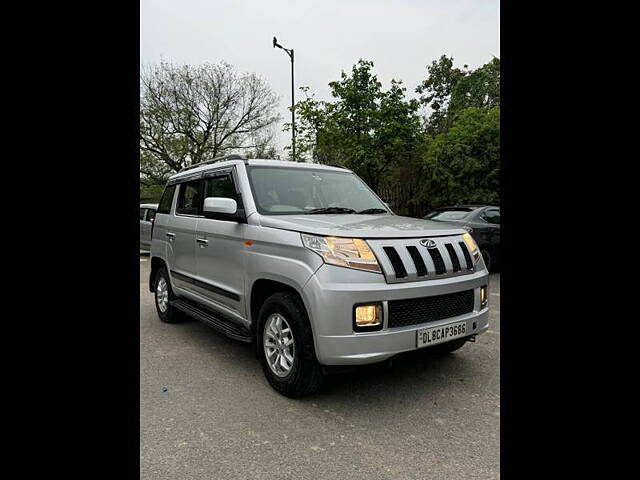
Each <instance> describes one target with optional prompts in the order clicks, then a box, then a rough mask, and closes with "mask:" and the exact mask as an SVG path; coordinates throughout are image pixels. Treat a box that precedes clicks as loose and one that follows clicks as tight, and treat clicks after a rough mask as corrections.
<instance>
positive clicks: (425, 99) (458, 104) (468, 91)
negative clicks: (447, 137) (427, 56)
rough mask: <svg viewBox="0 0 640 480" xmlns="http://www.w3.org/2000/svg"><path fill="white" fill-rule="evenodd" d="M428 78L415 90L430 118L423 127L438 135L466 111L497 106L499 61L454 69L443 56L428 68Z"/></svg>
mask: <svg viewBox="0 0 640 480" xmlns="http://www.w3.org/2000/svg"><path fill="white" fill-rule="evenodd" d="M427 72H428V76H427V78H426V79H425V80H424V81H423V82H422V83H421V84H420V85H419V86H418V88H416V92H417V93H419V94H421V96H420V102H421V104H422V105H423V106H424V107H426V108H427V109H428V110H430V112H429V116H428V117H427V118H426V119H425V127H426V130H427V131H428V132H429V133H432V134H438V133H442V132H444V131H446V130H447V129H448V128H450V127H451V125H452V124H453V122H454V121H455V120H456V118H457V116H458V115H459V114H460V113H461V112H462V111H464V109H466V108H469V107H478V108H491V107H495V106H499V105H500V59H499V58H495V57H494V58H493V59H492V60H491V61H490V62H488V63H486V64H485V65H483V66H482V67H480V68H478V69H476V70H469V69H468V67H467V65H464V66H463V69H459V68H455V67H454V66H453V58H451V57H447V56H446V55H443V56H441V57H440V59H439V60H437V61H433V62H432V63H431V65H430V66H428V67H427Z"/></svg>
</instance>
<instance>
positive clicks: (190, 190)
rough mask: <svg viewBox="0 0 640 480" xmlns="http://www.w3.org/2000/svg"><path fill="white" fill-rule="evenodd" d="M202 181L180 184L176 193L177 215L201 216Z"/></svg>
mask: <svg viewBox="0 0 640 480" xmlns="http://www.w3.org/2000/svg"><path fill="white" fill-rule="evenodd" d="M201 191H202V180H195V181H193V182H185V183H182V184H180V192H179V193H178V204H177V205H176V214H177V215H201V209H202V194H201Z"/></svg>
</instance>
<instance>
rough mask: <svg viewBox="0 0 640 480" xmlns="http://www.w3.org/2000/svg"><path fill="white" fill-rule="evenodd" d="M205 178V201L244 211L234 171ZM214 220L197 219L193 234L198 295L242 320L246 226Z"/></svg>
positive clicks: (234, 222)
mask: <svg viewBox="0 0 640 480" xmlns="http://www.w3.org/2000/svg"><path fill="white" fill-rule="evenodd" d="M212 175H213V176H209V178H205V179H204V182H205V185H204V198H207V197H225V198H232V199H234V200H235V201H236V202H237V204H238V209H243V208H244V205H243V204H242V196H241V195H240V194H239V193H238V190H237V187H236V185H237V183H236V180H235V175H234V170H233V169H225V170H220V171H218V172H215V173H213V174H212ZM224 217H225V216H224V215H220V216H218V217H216V218H206V217H203V218H200V219H199V220H198V227H197V232H196V245H197V246H196V263H197V270H198V279H199V280H200V282H198V283H197V285H196V288H197V289H198V291H199V293H200V294H201V295H203V296H205V297H206V298H207V299H208V300H210V301H211V302H212V303H213V304H214V305H217V306H222V307H225V309H228V310H232V311H233V313H237V314H238V315H240V316H242V317H244V269H245V268H244V261H245V256H244V239H245V236H246V228H247V226H246V224H244V223H238V222H236V221H232V220H228V219H225V218H224Z"/></svg>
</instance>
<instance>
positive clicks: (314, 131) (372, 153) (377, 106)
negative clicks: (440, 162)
mask: <svg viewBox="0 0 640 480" xmlns="http://www.w3.org/2000/svg"><path fill="white" fill-rule="evenodd" d="M372 69H373V62H370V61H365V60H359V61H358V63H357V64H355V65H354V66H353V68H352V70H351V73H350V74H347V73H345V72H342V74H341V78H340V80H338V81H334V82H330V83H329V87H330V88H331V94H332V96H333V98H334V99H335V100H334V101H331V102H321V101H316V100H315V99H314V98H313V96H309V94H308V89H307V88H306V87H304V88H303V89H302V90H303V92H304V93H305V95H306V99H305V100H303V101H301V102H298V103H297V104H296V105H295V109H296V113H297V117H298V125H296V132H297V133H298V136H297V138H300V141H299V145H300V146H299V147H298V150H299V151H300V154H301V155H302V158H308V157H309V156H310V157H311V159H312V160H313V161H317V162H320V163H336V164H341V165H344V166H346V167H348V168H350V169H352V170H353V171H355V172H356V173H357V174H358V175H360V176H361V177H362V178H363V179H364V180H365V181H366V182H367V183H368V184H369V185H370V186H371V187H372V188H373V189H376V188H377V187H378V185H379V184H380V182H381V181H382V180H383V178H384V177H385V175H387V174H388V173H389V172H390V171H391V170H392V169H393V167H394V166H396V165H398V164H400V163H402V162H403V161H405V160H406V159H407V157H408V156H410V155H411V154H412V152H413V151H414V149H415V144H416V142H417V139H418V136H419V131H420V119H419V117H418V115H417V109H418V107H419V105H418V102H417V101H415V100H406V99H405V88H404V87H403V86H402V82H400V81H396V80H392V81H391V87H390V89H389V90H388V91H383V90H382V84H381V83H380V82H379V81H378V78H377V77H376V75H375V74H373V73H372ZM289 128H290V126H289Z"/></svg>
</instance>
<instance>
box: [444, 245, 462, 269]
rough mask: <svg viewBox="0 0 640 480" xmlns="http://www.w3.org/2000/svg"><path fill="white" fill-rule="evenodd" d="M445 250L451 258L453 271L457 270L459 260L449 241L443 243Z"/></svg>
mask: <svg viewBox="0 0 640 480" xmlns="http://www.w3.org/2000/svg"><path fill="white" fill-rule="evenodd" d="M445 247H446V249H447V252H449V257H450V258H451V265H453V271H454V272H459V271H460V270H461V269H460V260H458V254H457V253H456V251H455V249H454V248H453V245H451V244H450V243H447V244H445Z"/></svg>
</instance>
